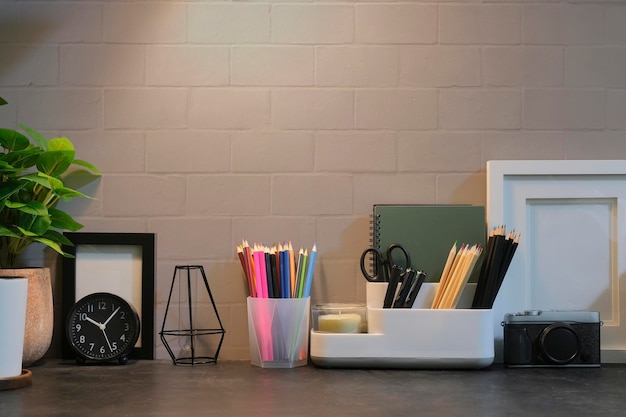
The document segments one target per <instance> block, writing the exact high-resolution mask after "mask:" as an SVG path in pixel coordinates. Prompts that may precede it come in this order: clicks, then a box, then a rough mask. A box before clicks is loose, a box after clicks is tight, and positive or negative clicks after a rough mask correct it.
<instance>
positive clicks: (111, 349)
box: [100, 327, 113, 352]
mask: <svg viewBox="0 0 626 417" xmlns="http://www.w3.org/2000/svg"><path fill="white" fill-rule="evenodd" d="M100 329H101V330H102V334H104V338H105V340H106V341H107V345H109V350H110V351H111V352H113V348H112V347H111V342H109V338H108V336H107V332H105V331H104V327H101V328H100Z"/></svg>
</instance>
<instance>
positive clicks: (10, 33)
mask: <svg viewBox="0 0 626 417" xmlns="http://www.w3.org/2000/svg"><path fill="white" fill-rule="evenodd" d="M58 26H59V25H58V24H56V25H55V24H54V23H53V22H50V21H45V20H43V19H34V18H29V19H28V20H22V18H21V17H19V18H18V17H17V16H14V18H11V17H0V28H2V29H1V31H0V35H1V36H3V37H4V39H3V41H4V42H7V43H8V44H10V43H11V42H14V43H16V44H18V43H19V45H18V46H16V47H13V48H7V50H8V52H7V55H8V56H7V55H4V56H2V57H1V58H0V78H1V77H2V76H3V75H6V74H7V73H8V72H9V70H10V69H11V68H13V67H15V66H16V65H17V64H18V63H19V62H21V61H22V60H24V58H25V57H26V56H28V55H30V54H31V52H33V51H34V50H35V49H37V47H38V45H40V43H39V41H40V40H42V39H46V37H47V34H48V33H50V32H53V31H54V30H56V29H57V28H58ZM25 27H28V28H31V29H29V36H28V42H27V43H22V42H23V41H24V39H23V38H24V36H23V31H22V29H23V28H25ZM32 28H37V30H33V29H32Z"/></svg>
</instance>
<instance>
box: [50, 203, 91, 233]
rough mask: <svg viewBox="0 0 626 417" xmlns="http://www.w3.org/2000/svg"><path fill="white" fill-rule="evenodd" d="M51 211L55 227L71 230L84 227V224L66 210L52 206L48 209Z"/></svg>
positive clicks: (52, 222)
mask: <svg viewBox="0 0 626 417" xmlns="http://www.w3.org/2000/svg"><path fill="white" fill-rule="evenodd" d="M48 212H49V213H50V220H51V227H54V228H55V229H64V230H68V231H70V232H76V231H77V230H80V229H82V228H83V225H82V224H80V223H78V222H77V221H76V220H74V219H73V218H72V216H70V215H69V214H67V213H66V212H64V211H61V210H58V209H55V208H50V209H48Z"/></svg>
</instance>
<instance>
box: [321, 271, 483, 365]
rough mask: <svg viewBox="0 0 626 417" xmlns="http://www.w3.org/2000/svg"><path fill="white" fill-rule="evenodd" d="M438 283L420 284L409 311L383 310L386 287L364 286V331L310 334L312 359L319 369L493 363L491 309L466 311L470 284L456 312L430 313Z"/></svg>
mask: <svg viewBox="0 0 626 417" xmlns="http://www.w3.org/2000/svg"><path fill="white" fill-rule="evenodd" d="M438 285H439V284H438V283H424V284H423V286H422V289H421V290H420V293H419V295H418V298H417V299H416V301H415V304H414V306H413V308H411V309H404V308H396V309H394V308H382V305H383V300H384V296H385V292H386V290H387V284H386V283H372V282H369V283H367V322H368V333H363V334H329V333H322V332H316V331H312V332H311V361H312V362H313V363H314V364H315V365H318V366H322V367H353V368H469V369H479V368H484V367H486V366H489V365H491V364H492V363H493V360H494V327H495V326H494V319H493V311H492V310H490V309H470V308H465V307H469V306H470V305H471V302H472V298H473V294H474V291H475V288H476V285H475V284H469V285H467V288H466V289H465V290H464V292H463V293H462V294H461V299H460V301H459V307H460V308H457V309H431V308H430V306H431V305H432V301H433V299H434V296H435V293H436V291H437V286H438Z"/></svg>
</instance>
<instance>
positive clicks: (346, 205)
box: [0, 0, 626, 359]
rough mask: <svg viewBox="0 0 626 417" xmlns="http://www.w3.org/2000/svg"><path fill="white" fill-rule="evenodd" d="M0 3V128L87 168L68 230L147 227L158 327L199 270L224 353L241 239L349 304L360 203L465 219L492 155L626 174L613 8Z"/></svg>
mask: <svg viewBox="0 0 626 417" xmlns="http://www.w3.org/2000/svg"><path fill="white" fill-rule="evenodd" d="M0 4H1V6H0V56H1V57H2V60H1V61H0V96H2V97H4V98H6V99H7V100H8V101H9V103H10V104H9V105H8V106H3V107H1V108H0V126H3V127H5V126H6V127H14V126H15V124H16V123H17V122H20V123H25V124H27V125H30V126H33V127H35V128H38V129H41V130H43V131H44V132H45V133H46V134H49V135H60V134H62V135H67V136H68V137H70V138H72V139H73V140H74V142H75V145H76V148H77V151H78V155H79V157H81V158H83V159H86V160H89V161H92V162H94V163H95V164H96V165H97V166H98V167H100V169H101V170H102V171H103V178H101V179H100V180H99V181H98V182H96V183H92V184H89V185H88V186H86V187H84V189H82V190H83V191H84V192H87V193H89V194H92V195H94V196H95V197H96V198H97V199H96V200H85V201H80V202H72V203H70V204H66V205H65V207H67V209H68V210H69V211H70V212H71V213H73V214H75V215H76V216H77V217H78V218H79V220H80V221H81V222H83V223H84V224H85V225H86V228H85V229H84V230H85V231H136V232H154V233H157V241H158V245H157V276H156V280H157V283H156V284H157V285H156V288H157V300H158V304H157V306H156V317H157V322H158V321H159V320H160V318H162V317H163V310H164V308H165V305H164V302H165V297H166V295H167V294H166V293H167V291H168V290H169V282H170V280H171V275H172V270H173V268H174V266H175V265H177V264H191V263H193V264H196V263H200V264H203V265H205V269H206V270H207V273H208V276H209V281H210V283H211V287H212V289H213V291H214V295H215V298H216V300H217V302H218V308H219V309H220V314H221V316H222V319H223V321H224V323H225V326H226V327H227V332H228V333H227V335H228V336H227V338H226V342H225V344H224V346H223V349H222V353H221V355H222V357H225V358H228V359H245V358H247V355H248V351H247V349H248V346H247V332H246V311H245V297H246V289H245V283H244V282H243V277H242V275H241V268H240V267H239V265H238V261H237V259H236V255H235V250H234V247H235V244H236V243H238V242H240V241H241V239H243V238H247V239H248V240H250V241H251V242H255V241H256V242H260V241H262V242H266V243H274V242H276V241H279V240H292V241H293V242H294V244H296V245H297V246H300V245H302V246H308V247H310V246H312V244H313V243H314V242H317V244H318V248H319V261H318V266H319V267H318V268H317V269H316V276H315V279H316V284H314V287H313V302H321V301H356V300H360V301H362V300H363V299H364V296H365V292H364V285H363V284H364V280H363V279H362V277H361V276H360V272H359V269H358V258H359V256H360V252H361V251H362V250H363V249H364V248H365V247H367V245H368V215H369V214H370V213H371V210H372V204H376V203H426V204H428V203H443V204H446V203H455V204H456V203H471V204H485V173H484V171H485V163H486V161H487V160H490V159H590V158H594V159H620V158H621V159H626V140H624V136H625V134H626V25H625V24H624V22H626V5H625V4H623V2H616V1H609V0H607V1H604V0H594V1H569V2H568V1H559V0H537V1H532V2H527V1H520V0H494V1H491V0H485V1H483V2H476V1H472V0H461V1H456V0H434V1H431V2H421V1H417V2H405V1H387V0H383V1H369V0H362V1H361V0H357V1H344V0H337V1H324V2H321V1H320V2H317V1H314V2H310V1H297V0H296V1H285V0H269V1H267V2H260V1H258V2H257V1H252V2H220V1H215V2H213V1H203V0H191V1H180V0H161V1H158V2H154V1H146V2H135V1H108V0H92V1H88V2H86V1H79V0H64V1H46V0H11V1H6V0H4V1H3V0H0ZM40 262H43V260H42V261H40ZM57 280H60V277H58V278H57ZM56 288H59V286H56ZM157 324H158V323H157ZM59 331H60V332H61V331H62V330H59ZM52 352H53V354H54V353H56V352H58V346H57V347H56V352H55V349H53V350H52ZM165 355H166V354H165V351H164V349H163V347H162V346H160V344H158V345H157V356H158V357H165Z"/></svg>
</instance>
